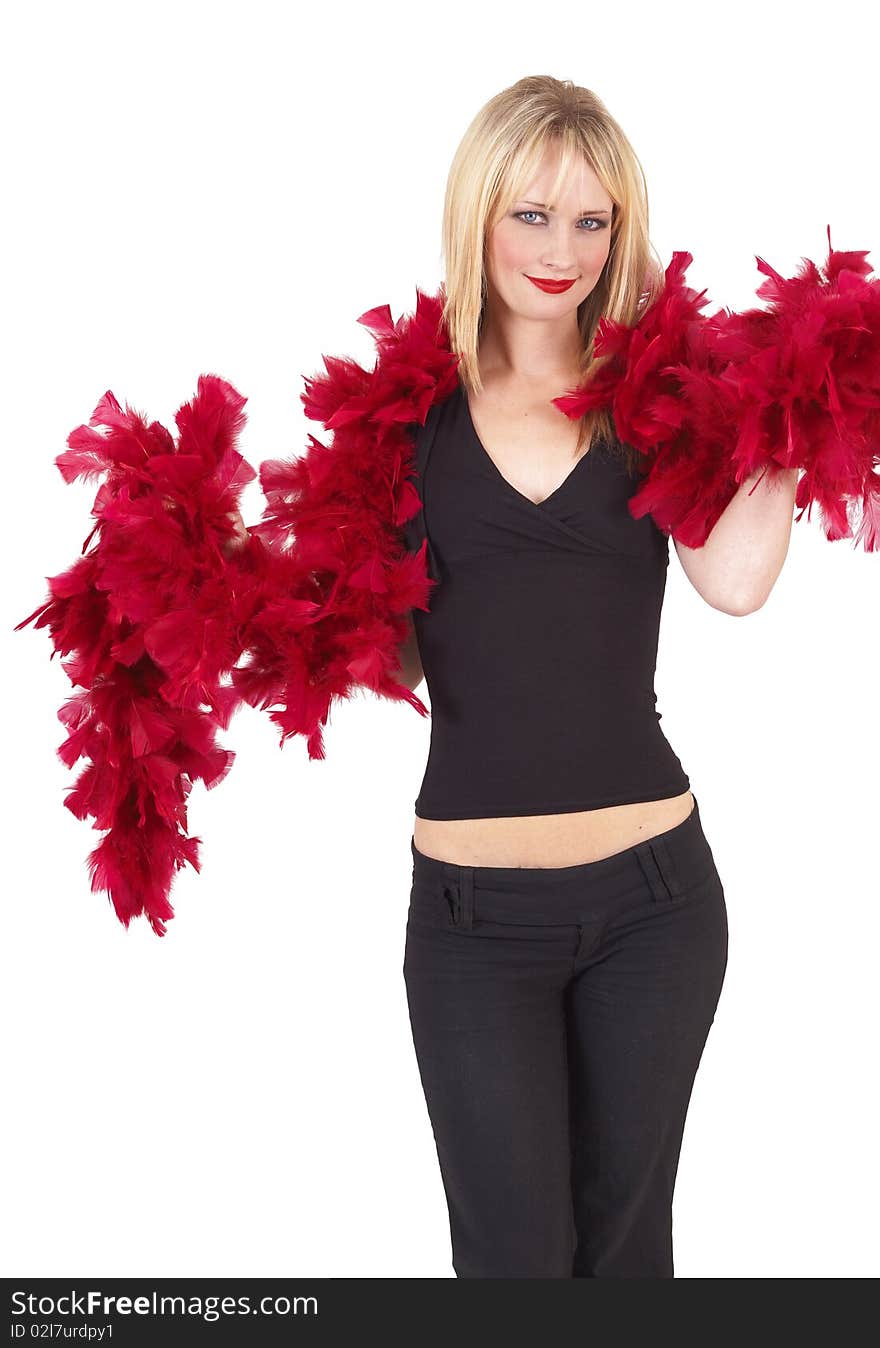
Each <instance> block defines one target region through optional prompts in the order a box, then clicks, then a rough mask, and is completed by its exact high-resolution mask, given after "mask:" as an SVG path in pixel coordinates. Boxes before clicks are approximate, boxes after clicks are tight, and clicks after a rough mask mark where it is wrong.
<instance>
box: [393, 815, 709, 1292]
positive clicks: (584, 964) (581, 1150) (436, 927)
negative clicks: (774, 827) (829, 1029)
mask: <svg viewBox="0 0 880 1348" xmlns="http://www.w3.org/2000/svg"><path fill="white" fill-rule="evenodd" d="M695 800H696V798H695ZM411 846H412V853H413V883H412V892H411V896H410V907H409V916H408V920H407V931H406V952H405V958H404V965H403V974H404V979H405V983H406V992H407V1000H408V1004H409V1015H410V1022H411V1025H412V1032H413V1042H414V1046H415V1051H416V1058H417V1061H418V1067H419V1073H420V1076H421V1081H422V1086H423V1089H424V1092H425V1100H426V1103H427V1107H428V1114H429V1117H430V1121H431V1127H432V1130H433V1134H434V1139H435V1142H436V1145H437V1155H438V1159H439V1163H440V1172H441V1176H442V1179H443V1185H444V1189H445V1193H446V1201H447V1204H448V1207H449V1222H450V1232H451V1238H452V1263H453V1268H454V1270H455V1273H456V1275H457V1276H458V1277H459V1278H490V1277H501V1278H571V1277H575V1278H608V1277H626V1278H636V1277H656V1278H671V1277H673V1276H674V1274H673V1261H672V1194H673V1188H674V1185H675V1177H676V1171H677V1169H678V1159H679V1153H680V1150H681V1143H682V1135H683V1131H684V1123H685V1116H686V1114H687V1109H688V1105H689V1102H690V1096H691V1090H692V1087H693V1083H694V1078H695V1076H696V1072H697V1067H698V1065H699V1062H700V1058H701V1055H702V1052H703V1048H704V1045H705V1042H706V1039H707V1036H708V1033H709V1028H710V1026H711V1024H712V1021H713V1019H714V1015H715V1009H716V1006H717V1004H718V999H719V996H720V993H721V987H722V984H723V981H724V974H725V970H726V967H727V908H726V904H725V900H724V890H723V887H722V884H721V879H720V877H719V875H718V871H717V869H716V866H715V861H714V858H713V855H712V851H711V848H710V847H709V843H708V841H707V840H706V837H705V835H704V833H703V829H702V825H701V823H700V813H699V807H698V806H697V805H696V803H695V807H694V809H693V810H692V811H691V814H690V815H689V817H688V818H687V819H686V820H685V821H684V822H683V823H681V824H678V825H677V826H676V827H675V828H672V829H669V830H668V831H667V832H665V833H661V834H659V835H658V836H656V837H654V838H649V839H647V840H646V841H644V842H641V843H638V844H637V845H636V846H634V847H630V848H627V849H626V851H623V852H618V853H616V854H615V855H613V856H610V857H603V858H602V859H601V860H600V861H592V862H587V863H585V864H583V865H579V866H562V867H549V868H538V869H536V868H530V867H498V866H459V865H456V864H453V863H450V862H445V861H438V860H436V859H435V858H432V857H427V856H425V855H424V854H423V853H421V852H419V851H418V850H417V849H416V846H415V842H414V841H412V843H411Z"/></svg>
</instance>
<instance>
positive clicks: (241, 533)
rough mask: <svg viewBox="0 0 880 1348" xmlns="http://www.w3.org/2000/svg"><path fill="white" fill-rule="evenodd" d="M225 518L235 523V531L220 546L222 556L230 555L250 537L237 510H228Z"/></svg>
mask: <svg viewBox="0 0 880 1348" xmlns="http://www.w3.org/2000/svg"><path fill="white" fill-rule="evenodd" d="M226 518H227V519H230V520H233V521H234V523H235V533H234V534H233V535H232V537H231V538H227V539H226V540H225V542H224V543H223V544H222V546H221V551H222V553H223V556H224V557H230V556H231V555H232V553H233V552H238V551H239V550H240V549H241V548H243V547H244V545H245V543H247V541H248V539H249V538H250V534H249V533H248V531H247V528H246V527H245V522H244V520H243V519H242V518H241V514H240V512H239V511H237V510H230V511H229V513H228V514H227V516H226Z"/></svg>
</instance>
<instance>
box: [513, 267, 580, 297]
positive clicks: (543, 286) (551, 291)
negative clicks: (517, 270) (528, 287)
mask: <svg viewBox="0 0 880 1348" xmlns="http://www.w3.org/2000/svg"><path fill="white" fill-rule="evenodd" d="M523 275H524V276H525V278H526V280H528V281H531V283H532V285H533V286H537V287H538V289H539V290H543V291H545V292H546V293H547V294H548V295H561V294H562V292H563V291H564V290H570V289H571V287H572V286H573V285H574V283H575V281H576V280H577V277H573V278H572V280H570V281H547V280H544V279H543V278H542V277H540V276H529V274H528V272H523Z"/></svg>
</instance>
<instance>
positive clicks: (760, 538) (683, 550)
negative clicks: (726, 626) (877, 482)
mask: <svg viewBox="0 0 880 1348" xmlns="http://www.w3.org/2000/svg"><path fill="white" fill-rule="evenodd" d="M761 472H762V470H760V469H758V470H756V472H754V473H753V474H752V476H751V477H748V478H746V479H745V481H743V482H741V483H740V485H739V489H738V490H737V493H736V495H735V496H734V497H733V498H732V499H731V501H730V503H729V505H728V506H727V508H726V509H725V510H724V512H723V513H722V514H721V516H720V517H719V518H718V520H717V522H716V524H715V526H714V528H713V529H712V532H711V533H710V535H709V537H708V538H707V539H706V542H705V543H704V545H703V547H701V548H688V547H685V545H684V544H683V543H679V542H678V540H677V539H673V542H674V543H675V550H676V552H677V553H678V559H679V561H680V562H681V565H682V569H683V570H684V573H685V575H686V576H687V578H688V580H689V581H690V582H691V584H692V585H693V587H694V589H695V590H696V591H697V592H698V593H699V594H700V595H702V597H703V599H705V600H706V603H707V604H710V605H711V606H712V608H716V609H719V610H720V611H721V612H722V613H730V614H733V615H734V616H737V617H741V616H743V615H744V614H746V613H754V612H755V611H756V610H757V609H759V608H761V606H762V605H763V604H764V603H765V602H766V600H767V598H768V596H769V594H770V591H771V590H772V589H773V586H774V585H775V584H776V581H777V579H778V577H779V573H780V571H781V570H782V565H783V562H784V561H785V558H786V556H787V554H788V545H789V541H790V539H791V526H792V522H793V516H794V499H795V492H796V490H797V482H798V470H797V468H783V469H780V470H776V471H775V473H774V472H771V471H769V470H768V471H767V472H765V473H764V476H763V479H762V478H761ZM756 483H757V485H756ZM752 488H754V490H752Z"/></svg>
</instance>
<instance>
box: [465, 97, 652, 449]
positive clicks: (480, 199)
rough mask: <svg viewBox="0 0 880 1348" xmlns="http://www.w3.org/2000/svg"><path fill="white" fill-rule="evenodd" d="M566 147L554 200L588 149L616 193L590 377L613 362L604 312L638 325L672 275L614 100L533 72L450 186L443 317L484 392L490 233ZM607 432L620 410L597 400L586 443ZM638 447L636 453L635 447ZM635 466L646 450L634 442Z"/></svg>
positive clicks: (472, 143) (472, 381)
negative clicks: (607, 352) (602, 328)
mask: <svg viewBox="0 0 880 1348" xmlns="http://www.w3.org/2000/svg"><path fill="white" fill-rule="evenodd" d="M550 147H552V148H558V149H559V151H560V162H559V169H558V172H557V174H556V180H555V182H554V183H553V187H552V191H551V194H550V200H549V202H548V205H551V206H552V205H553V204H554V202H555V200H556V196H557V193H558V191H559V187H560V185H561V183H562V182H563V180H564V178H565V177H566V175H567V174H568V173H569V171H570V170H571V169H572V168H573V166H574V164H575V163H576V161H577V160H578V158H579V157H581V156H583V157H584V158H585V159H586V160H587V162H588V164H589V166H590V168H591V169H592V170H593V172H594V173H595V174H596V177H597V178H598V179H599V181H600V182H601V184H602V186H603V187H604V188H605V190H606V192H607V193H608V194H609V196H610V197H611V199H612V202H613V210H612V218H611V226H610V228H611V246H610V251H609V254H608V259H607V261H606V263H605V267H604V269H603V271H602V275H601V276H600V278H599V280H598V281H597V283H596V285H595V286H594V288H593V290H592V292H591V293H590V294H589V295H588V296H587V298H586V299H585V300H584V301H583V303H582V304H581V305H580V307H579V309H578V326H579V328H580V332H581V336H582V338H583V350H582V356H581V379H580V381H579V382H584V381H585V380H586V379H587V378H588V377H591V376H592V374H593V373H594V372H595V371H596V370H597V369H598V368H599V366H600V365H602V364H604V359H605V358H604V357H599V356H594V355H593V341H594V337H595V333H596V327H597V325H598V322H599V319H600V318H601V317H603V316H607V317H609V318H612V319H616V320H617V321H619V322H623V323H626V324H628V325H629V324H632V323H633V322H635V320H636V319H637V318H638V317H639V316H640V313H641V312H642V311H643V308H644V306H645V305H647V304H649V303H651V302H652V300H653V298H654V297H655V296H656V295H657V294H658V293H659V292H660V290H661V289H662V287H663V283H664V274H663V267H662V265H661V263H660V261H659V258H658V257H657V254H656V252H655V251H654V249H653V247H652V245H651V242H650V238H649V235H648V195H647V187H646V184H645V177H644V172H643V170H642V166H641V163H640V161H639V159H638V157H637V155H636V153H635V151H634V149H633V148H632V146H631V145H630V143H629V140H628V139H627V137H626V136H625V135H624V133H623V131H622V130H621V128H620V126H619V125H618V124H617V122H616V121H615V120H614V118H613V117H612V116H611V114H610V113H609V112H608V110H607V108H606V107H605V105H604V103H602V101H601V99H600V98H598V97H597V95H596V94H594V93H592V91H591V90H589V89H584V88H581V86H580V85H576V84H574V83H573V82H572V81H571V80H557V79H554V78H553V76H551V75H528V76H526V77H525V78H524V79H521V80H518V81H517V82H516V84H512V85H511V86H510V88H508V89H504V90H503V91H502V92H501V93H499V94H496V95H495V96H494V98H491V99H490V100H489V102H488V103H486V104H485V105H484V106H483V107H482V108H481V109H480V111H479V112H478V113H477V115H476V117H475V118H474V119H473V121H472V122H471V124H470V126H469V127H468V129H467V131H466V132H465V134H464V136H463V137H462V140H461V142H460V144H459V146H458V148H457V150H456V152H455V155H454V157H453V160H452V165H451V167H450V170H449V176H448V179H447V184H446V197H445V201H444V208H443V226H442V252H443V258H444V264H445V265H444V270H445V280H444V283H443V289H444V292H445V294H444V301H443V318H444V321H445V323H446V327H447V330H448V333H449V341H450V345H451V348H452V350H453V352H454V353H455V354H456V355H458V356H460V358H461V359H460V361H459V366H458V369H459V374H460V376H461V379H462V381H463V382H464V383H465V384H466V385H467V386H468V387H469V388H471V389H473V390H475V391H476V392H480V391H481V390H482V381H481V379H480V369H479V359H478V347H479V340H480V330H481V324H482V320H483V314H484V312H485V303H486V294H487V289H486V273H485V253H486V246H487V241H488V235H489V233H490V231H491V229H492V228H493V226H494V224H495V223H496V221H497V220H498V219H500V218H501V216H502V215H503V214H504V212H505V211H506V210H508V209H509V208H510V205H511V204H512V202H514V201H515V200H516V199H517V197H518V196H519V195H520V194H521V193H522V192H523V191H524V190H525V189H526V187H527V185H528V183H529V182H530V180H531V178H532V177H533V176H534V174H535V172H536V171H537V168H538V164H539V161H540V159H541V157H542V155H543V153H544V151H545V150H546V149H547V148H550ZM601 438H605V439H607V440H608V441H609V442H611V443H614V441H615V438H616V437H615V432H614V425H613V418H612V416H611V414H610V412H609V411H608V410H607V409H603V408H595V409H593V410H591V411H590V412H588V413H587V414H586V415H585V416H584V417H583V418H582V419H581V424H580V429H579V439H578V448H579V449H580V448H583V447H584V446H587V447H588V448H591V447H592V445H593V443H594V441H595V440H597V439H601ZM627 450H628V451H629V452H628V453H627V452H626V451H627ZM624 453H625V457H626V458H627V459H628V460H629V462H630V464H632V463H634V462H635V460H636V458H637V457H638V456H637V454H636V451H635V450H633V449H632V448H631V447H628V446H624Z"/></svg>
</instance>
